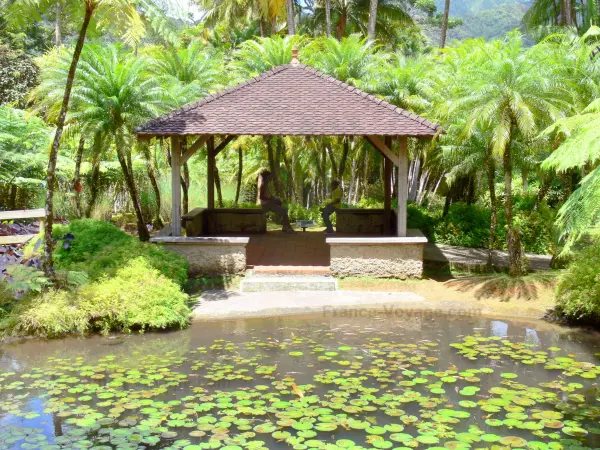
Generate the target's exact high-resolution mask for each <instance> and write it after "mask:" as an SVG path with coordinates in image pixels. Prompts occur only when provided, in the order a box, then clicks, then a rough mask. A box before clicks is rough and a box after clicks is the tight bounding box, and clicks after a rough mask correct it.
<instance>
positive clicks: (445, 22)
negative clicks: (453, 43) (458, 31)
mask: <svg viewBox="0 0 600 450" xmlns="http://www.w3.org/2000/svg"><path fill="white" fill-rule="evenodd" d="M449 19H450V0H446V5H445V6H444V19H443V20H442V37H441V39H440V48H445V47H446V37H447V36H448V20H449Z"/></svg>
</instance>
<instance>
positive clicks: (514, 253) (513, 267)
mask: <svg viewBox="0 0 600 450" xmlns="http://www.w3.org/2000/svg"><path fill="white" fill-rule="evenodd" d="M503 163H504V190H505V199H504V209H505V214H506V228H507V230H506V246H507V247H508V273H509V275H510V276H511V277H518V276H522V275H525V274H526V273H527V271H526V270H525V267H524V261H523V249H522V248H521V237H520V236H519V233H518V232H517V231H516V230H515V229H514V223H513V199H512V155H511V149H510V141H509V143H508V145H507V146H506V149H505V150H504V156H503Z"/></svg>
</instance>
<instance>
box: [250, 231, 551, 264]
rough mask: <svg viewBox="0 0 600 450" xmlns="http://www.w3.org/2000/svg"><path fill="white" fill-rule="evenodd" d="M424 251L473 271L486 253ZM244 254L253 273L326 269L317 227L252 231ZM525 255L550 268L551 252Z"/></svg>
mask: <svg viewBox="0 0 600 450" xmlns="http://www.w3.org/2000/svg"><path fill="white" fill-rule="evenodd" d="M338 236H340V237H346V235H341V234H340V235H338ZM349 237H353V236H349ZM424 253H425V255H424V256H425V261H430V262H433V263H441V264H449V265H450V266H451V267H452V268H455V269H462V270H474V271H478V270H482V269H485V266H486V264H487V256H488V254H487V250H486V249H477V248H467V247H453V246H450V245H443V244H432V243H429V244H427V245H426V246H425V252H424ZM246 255H247V256H246V257H247V262H248V266H251V267H253V268H254V269H255V272H256V273H275V272H276V273H281V274H294V273H309V274H318V275H326V274H327V273H329V246H328V245H327V243H326V242H325V234H324V233H320V232H317V231H312V232H306V233H304V232H297V233H295V234H285V233H282V232H279V231H270V232H268V233H266V234H261V235H254V236H252V237H251V238H250V242H249V243H248V246H247V247H246ZM527 257H528V258H529V261H530V263H531V268H532V269H533V270H536V271H539V270H550V262H551V260H552V257H551V256H548V255H532V254H527ZM493 262H494V266H496V267H500V268H506V267H508V253H507V252H502V251H494V254H493Z"/></svg>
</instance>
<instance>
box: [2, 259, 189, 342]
mask: <svg viewBox="0 0 600 450" xmlns="http://www.w3.org/2000/svg"><path fill="white" fill-rule="evenodd" d="M187 299H188V297H187V295H186V294H185V293H183V292H182V291H181V289H180V288H179V286H178V285H177V284H175V283H174V282H173V281H171V280H169V279H167V278H166V277H165V276H163V275H161V274H160V272H159V271H158V270H157V269H154V268H152V266H151V265H150V264H149V263H148V262H147V260H146V259H145V258H143V257H140V258H136V259H133V260H131V261H129V262H128V263H127V264H126V265H125V266H124V267H123V268H121V269H119V270H117V271H116V273H115V275H114V276H113V277H111V278H108V277H102V278H101V279H99V280H98V281H96V282H94V283H91V284H88V285H85V286H83V287H81V288H80V289H79V290H78V291H75V292H71V291H67V290H51V291H48V292H45V293H43V294H41V295H40V296H37V297H35V298H30V297H28V298H26V299H24V300H22V301H20V302H18V303H17V304H16V305H15V307H14V308H13V309H12V310H11V312H10V313H9V314H8V316H7V317H6V318H5V319H4V320H3V321H2V324H1V325H0V326H1V327H2V328H3V330H4V334H11V335H14V336H22V335H33V336H40V337H59V336H63V335H65V334H69V333H77V334H84V333H86V332H89V331H95V330H100V331H102V332H108V331H125V332H129V331H131V330H141V331H144V330H146V329H159V328H160V329H163V328H168V327H184V326H186V325H187V324H188V322H189V314H190V310H189V308H188V307H187Z"/></svg>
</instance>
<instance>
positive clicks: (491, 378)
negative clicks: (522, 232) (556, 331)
mask: <svg viewBox="0 0 600 450" xmlns="http://www.w3.org/2000/svg"><path fill="white" fill-rule="evenodd" d="M360 341H361V344H354V343H352V344H349V343H348V342H341V341H340V340H339V339H337V337H336V336H335V335H334V334H333V333H331V332H320V333H315V334H312V333H311V334H306V335H303V336H298V335H296V334H293V333H292V334H291V336H290V337H289V338H288V339H284V340H280V339H272V338H260V339H259V338H249V339H248V340H247V341H245V342H240V340H239V339H236V340H235V341H230V340H224V339H215V340H214V341H213V342H212V343H210V344H208V345H203V346H200V347H197V348H193V349H192V350H188V351H180V352H167V353H163V354H147V353H144V354H137V353H134V354H131V355H130V356H128V357H120V358H119V357H117V356H116V355H108V356H104V357H102V358H99V359H96V360H90V359H88V358H84V357H76V358H61V357H51V358H49V359H48V361H47V364H45V365H44V366H43V367H37V368H30V369H28V370H27V371H26V372H24V373H15V372H3V373H1V374H0V411H1V413H0V415H1V416H2V417H0V420H2V421H3V423H6V424H8V425H7V426H5V427H3V428H2V430H1V431H0V448H2V449H3V448H6V449H8V448H14V447H15V446H16V447H20V448H36V449H37V448H39V449H61V448H88V447H92V446H93V448H102V449H108V448H124V449H127V448H162V449H186V450H196V449H211V448H215V449H216V448H221V449H227V450H235V449H253V450H258V449H276V448H294V449H300V450H301V449H308V448H316V449H354V450H358V449H366V448H377V449H389V448H395V449H403V450H406V449H414V448H429V449H469V448H493V449H510V448H528V449H588V448H593V447H594V446H597V442H598V440H597V438H596V437H595V436H596V435H598V434H600V428H599V427H598V425H597V424H598V421H599V420H600V395H599V392H598V389H597V386H596V384H595V383H596V380H597V379H598V377H599V376H600V366H598V365H596V364H593V363H589V362H584V361H579V360H577V359H576V358H575V357H574V356H573V355H569V354H565V352H563V351H562V350H561V349H559V348H556V347H550V348H547V349H542V348H540V347H538V346H535V345H533V344H530V343H523V342H519V341H515V340H511V339H507V338H502V337H495V336H491V337H488V336H481V335H473V336H465V337H463V338H462V339H460V340H459V341H458V342H455V343H452V344H450V345H449V347H447V346H446V345H445V344H444V345H438V344H437V343H436V342H431V341H419V342H398V341H397V340H394V338H393V334H392V333H390V332H384V331H379V332H375V331H373V330H368V331H367V330H364V331H361V332H360ZM448 352H450V353H452V352H456V353H457V354H458V355H461V356H459V358H462V359H457V360H458V361H462V362H461V363H460V364H447V363H445V362H444V361H446V358H444V356H445V355H448V354H449V353H448ZM286 368H287V370H286ZM296 368H298V370H300V372H297V371H295V370H290V369H296ZM534 368H536V370H537V371H538V372H536V373H537V374H538V376H537V377H532V376H531V375H530V374H531V372H532V370H533V369H534ZM539 371H541V372H539ZM540 374H541V375H542V376H539V375H540ZM540 380H542V381H540ZM34 399H39V401H34ZM39 402H43V406H39ZM51 420H52V422H53V424H54V433H52V432H50V431H49V430H48V428H47V427H46V428H42V427H41V426H39V423H40V421H43V422H50V421H51ZM36 424H37V425H36Z"/></svg>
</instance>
